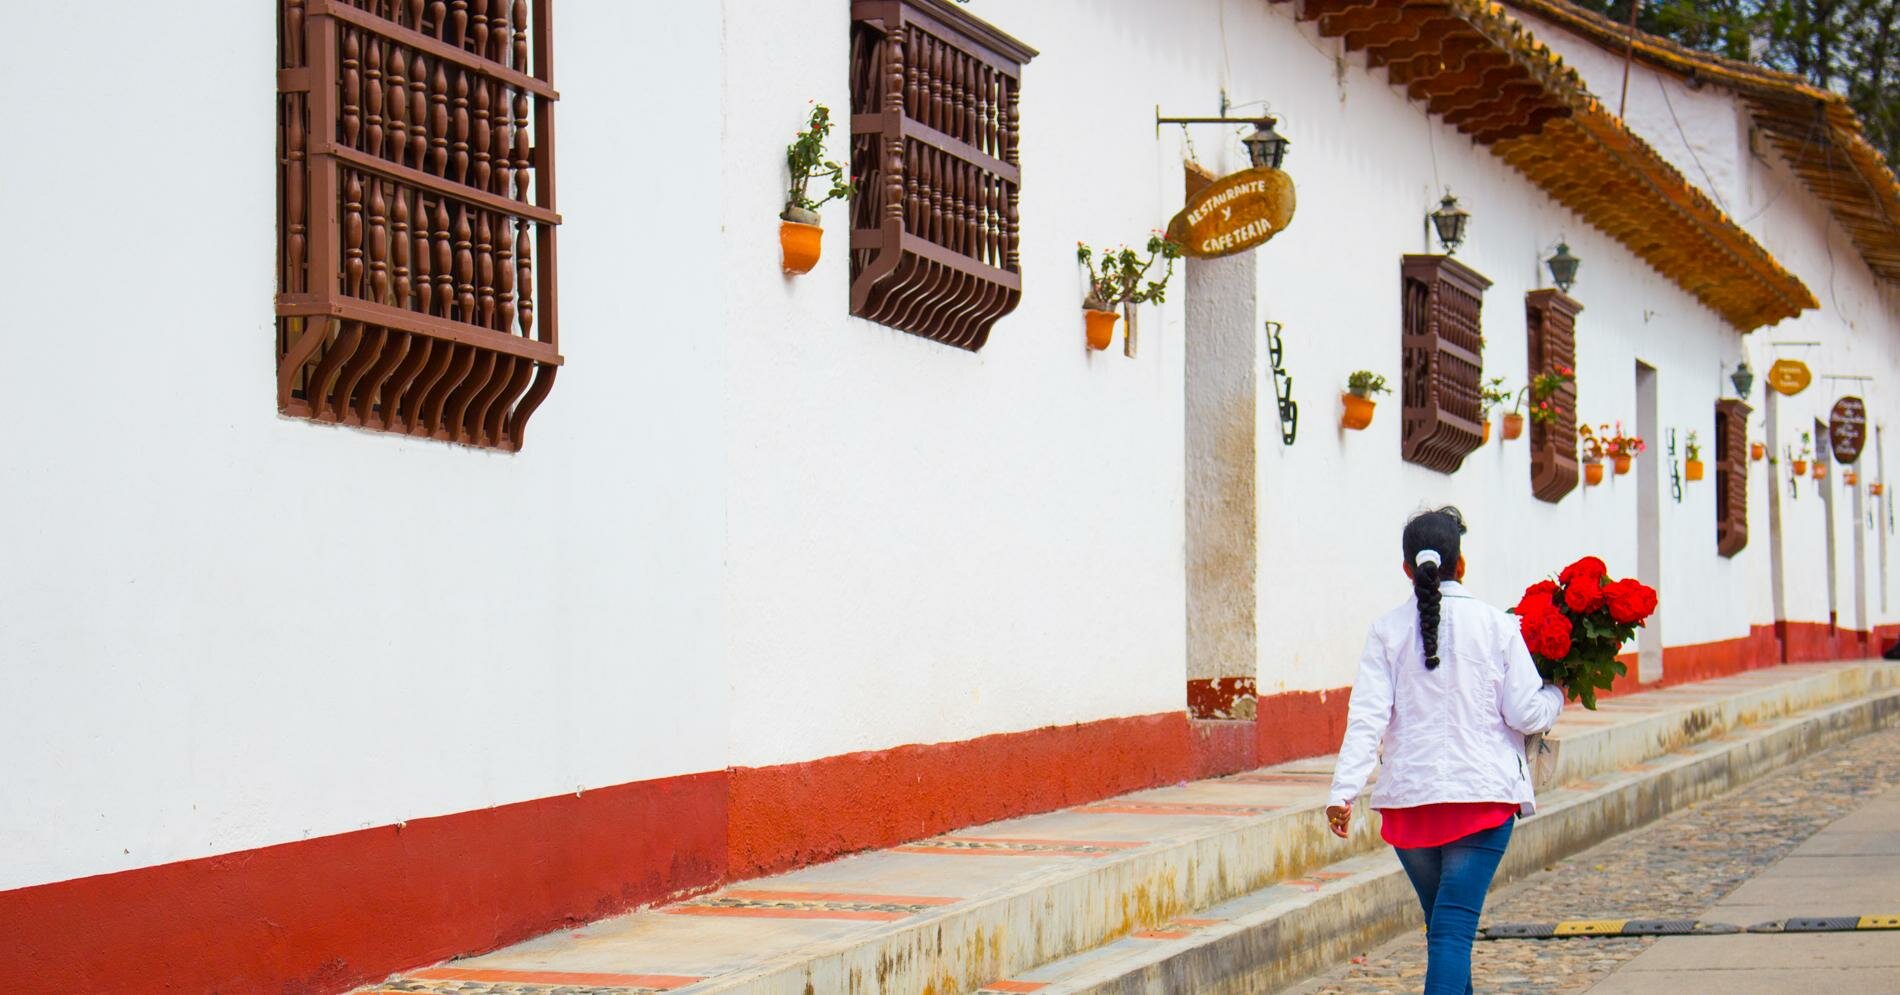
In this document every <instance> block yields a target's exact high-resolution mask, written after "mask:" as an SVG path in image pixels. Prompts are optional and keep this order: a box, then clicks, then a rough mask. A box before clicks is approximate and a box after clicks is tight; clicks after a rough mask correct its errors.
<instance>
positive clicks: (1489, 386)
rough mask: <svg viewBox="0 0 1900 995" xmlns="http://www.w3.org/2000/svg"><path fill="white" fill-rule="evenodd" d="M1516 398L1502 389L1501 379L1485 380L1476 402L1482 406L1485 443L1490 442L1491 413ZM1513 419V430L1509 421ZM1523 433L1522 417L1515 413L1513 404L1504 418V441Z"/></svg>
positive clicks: (1502, 382) (1515, 409) (1502, 380)
mask: <svg viewBox="0 0 1900 995" xmlns="http://www.w3.org/2000/svg"><path fill="white" fill-rule="evenodd" d="M1516 396H1517V395H1515V394H1513V393H1511V392H1510V391H1509V390H1506V389H1505V388H1504V378H1503V377H1492V378H1491V379H1489V380H1486V381H1485V382H1484V385H1483V386H1481V387H1480V388H1479V389H1478V400H1479V401H1480V402H1481V403H1482V404H1483V405H1484V441H1485V442H1490V441H1491V412H1492V411H1495V410H1496V409H1497V408H1498V407H1499V406H1501V405H1502V404H1503V403H1504V402H1506V401H1511V400H1513V398H1515V397H1516ZM1514 418H1515V419H1516V420H1517V425H1516V427H1515V428H1513V427H1512V424H1511V420H1512V419H1514ZM1523 432H1524V416H1523V415H1521V414H1518V413H1517V405H1516V403H1513V404H1512V405H1511V410H1510V413H1508V414H1506V415H1505V416H1504V437H1505V438H1506V439H1515V438H1517V437H1518V436H1519V435H1521V434H1523Z"/></svg>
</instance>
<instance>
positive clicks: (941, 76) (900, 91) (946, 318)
mask: <svg viewBox="0 0 1900 995" xmlns="http://www.w3.org/2000/svg"><path fill="white" fill-rule="evenodd" d="M1035 55H1036V51H1035V49H1032V48H1030V47H1029V46H1027V45H1025V44H1023V43H1022V42H1020V41H1017V40H1016V39H1014V38H1011V37H1010V36H1008V35H1006V34H1004V33H1002V32H1001V31H998V30H997V29H996V28H994V27H992V26H990V25H989V24H987V23H985V22H983V21H981V20H978V19H977V18H975V17H972V16H971V15H970V14H968V13H967V12H965V11H964V10H963V9H962V8H960V7H958V6H957V5H956V4H953V3H949V2H948V0H855V2H854V3H852V5H851V175H852V179H853V182H854V183H855V184H856V192H855V193H854V194H853V195H852V197H851V218H852V222H851V313H852V314H853V315H856V316H857V317H860V318H866V319H868V320H871V321H875V322H877V323H878V324H881V325H888V326H890V327H892V328H896V329H899V330H902V331H906V332H910V333H912V334H914V335H921V336H923V337H924V338H927V339H933V340H935V341H938V342H943V343H946V344H948V345H953V346H956V347H958V348H961V349H968V350H970V351H972V352H974V351H976V350H978V349H981V348H982V347H983V344H984V343H985V342H987V341H988V340H989V335H990V329H991V328H992V327H993V326H994V325H995V324H996V322H997V320H998V319H1000V318H1001V317H1003V316H1004V315H1006V314H1008V313H1010V312H1011V311H1013V310H1015V309H1016V305H1017V304H1018V303H1019V302H1020V301H1021V300H1022V261H1021V257H1020V245H1019V238H1018V235H1019V227H1020V218H1019V213H1018V205H1019V198H1020V195H1021V186H1022V169H1021V162H1020V157H1019V155H1018V143H1019V139H1020V133H1021V129H1020V117H1021V114H1020V109H1019V100H1020V93H1021V81H1022V67H1023V66H1024V65H1026V64H1027V63H1028V62H1029V60H1030V59H1032V58H1034V57H1035Z"/></svg>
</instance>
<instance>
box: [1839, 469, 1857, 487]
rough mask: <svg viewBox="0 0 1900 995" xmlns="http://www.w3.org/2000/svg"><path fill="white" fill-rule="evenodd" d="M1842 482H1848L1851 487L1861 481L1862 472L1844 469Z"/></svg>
mask: <svg viewBox="0 0 1900 995" xmlns="http://www.w3.org/2000/svg"><path fill="white" fill-rule="evenodd" d="M1841 483H1843V484H1846V485H1847V486H1849V487H1854V486H1857V485H1858V484H1859V483H1860V474H1858V473H1855V472H1854V471H1852V470H1842V471H1841Z"/></svg>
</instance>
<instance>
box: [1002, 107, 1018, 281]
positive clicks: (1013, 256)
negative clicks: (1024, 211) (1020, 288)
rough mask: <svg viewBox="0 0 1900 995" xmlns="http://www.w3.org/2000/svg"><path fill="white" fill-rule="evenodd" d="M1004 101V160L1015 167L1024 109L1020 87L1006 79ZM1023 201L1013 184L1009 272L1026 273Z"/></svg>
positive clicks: (1007, 212)
mask: <svg viewBox="0 0 1900 995" xmlns="http://www.w3.org/2000/svg"><path fill="white" fill-rule="evenodd" d="M1003 101H1004V106H1005V107H1007V108H1008V109H1007V110H1006V111H1005V112H1004V116H1003V120H1004V129H1005V130H1004V132H1003V151H1004V153H1005V155H1004V156H1003V161H1004V162H1007V163H1009V164H1010V165H1012V166H1019V165H1021V163H1020V162H1019V161H1018V158H1017V154H1016V142H1017V140H1018V139H1019V138H1020V137H1021V130H1020V129H1021V125H1022V108H1021V107H1019V106H1018V105H1017V99H1016V84H1015V81H1014V80H1009V79H1005V82H1004V84H1003ZM1021 201H1022V193H1021V191H1020V190H1019V189H1018V188H1017V185H1016V184H1014V183H1011V184H1010V185H1009V197H1008V200H1007V206H1006V207H1005V209H1004V214H1003V220H1004V224H1005V225H1006V231H1007V232H1008V235H1007V237H1006V238H1005V239H1004V240H1003V244H1004V245H1005V246H1007V247H1008V254H1007V256H1006V257H1005V258H1006V265H1005V266H1004V267H1003V268H1004V269H1007V270H1009V271H1010V272H1011V273H1020V272H1022V247H1021V244H1020V243H1019V242H1018V241H1017V232H1018V226H1020V225H1021V223H1022V217H1021V212H1020V206H1021Z"/></svg>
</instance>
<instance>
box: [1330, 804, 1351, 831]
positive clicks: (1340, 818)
mask: <svg viewBox="0 0 1900 995" xmlns="http://www.w3.org/2000/svg"><path fill="white" fill-rule="evenodd" d="M1351 827H1352V803H1351V802H1347V803H1346V804H1344V805H1328V806H1326V828H1328V829H1331V830H1332V831H1333V835H1334V836H1337V837H1339V838H1340V839H1342V840H1343V839H1345V838H1346V833H1347V831H1348V830H1349V829H1350V828H1351Z"/></svg>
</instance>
